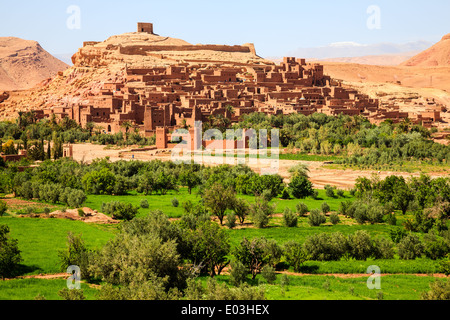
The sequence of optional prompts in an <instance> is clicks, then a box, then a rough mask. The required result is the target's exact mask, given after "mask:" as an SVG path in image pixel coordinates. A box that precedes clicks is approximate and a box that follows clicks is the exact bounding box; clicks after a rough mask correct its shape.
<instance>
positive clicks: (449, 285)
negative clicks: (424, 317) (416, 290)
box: [421, 280, 450, 300]
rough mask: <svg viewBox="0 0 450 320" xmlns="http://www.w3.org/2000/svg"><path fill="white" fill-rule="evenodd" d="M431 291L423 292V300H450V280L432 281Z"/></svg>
mask: <svg viewBox="0 0 450 320" xmlns="http://www.w3.org/2000/svg"><path fill="white" fill-rule="evenodd" d="M430 289H431V290H430V291H428V292H424V293H422V297H421V298H422V300H450V281H448V280H447V281H440V280H436V281H434V282H431V283H430Z"/></svg>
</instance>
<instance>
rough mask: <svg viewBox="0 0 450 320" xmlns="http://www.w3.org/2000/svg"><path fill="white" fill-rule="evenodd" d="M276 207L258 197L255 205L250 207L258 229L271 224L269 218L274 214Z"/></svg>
mask: <svg viewBox="0 0 450 320" xmlns="http://www.w3.org/2000/svg"><path fill="white" fill-rule="evenodd" d="M274 211H275V205H270V204H269V202H268V201H267V200H266V199H264V198H263V197H256V201H255V203H252V204H251V205H250V215H251V217H252V221H253V223H254V224H255V226H256V227H257V228H260V229H261V228H264V227H266V226H267V225H268V224H269V217H270V216H271V215H272V214H273V213H274Z"/></svg>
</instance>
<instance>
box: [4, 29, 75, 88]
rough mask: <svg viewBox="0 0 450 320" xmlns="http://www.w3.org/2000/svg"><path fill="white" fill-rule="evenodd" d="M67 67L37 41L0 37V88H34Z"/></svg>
mask: <svg viewBox="0 0 450 320" xmlns="http://www.w3.org/2000/svg"><path fill="white" fill-rule="evenodd" d="M66 68H68V65H67V64H65V63H64V62H62V61H60V60H58V59H56V58H55V57H53V56H52V55H51V54H49V53H48V52H47V51H45V50H44V49H43V48H42V47H41V46H40V45H39V43H37V42H36V41H30V40H23V39H19V38H14V37H1V38H0V90H18V89H29V88H32V87H34V86H35V85H36V84H38V83H39V82H41V81H42V80H44V79H47V78H49V77H53V76H55V75H56V74H57V72H58V71H62V70H65V69H66Z"/></svg>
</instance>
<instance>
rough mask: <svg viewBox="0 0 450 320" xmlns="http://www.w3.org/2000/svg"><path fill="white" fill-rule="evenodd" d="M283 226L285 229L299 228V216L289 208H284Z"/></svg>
mask: <svg viewBox="0 0 450 320" xmlns="http://www.w3.org/2000/svg"><path fill="white" fill-rule="evenodd" d="M283 224H284V226H285V227H289V228H291V227H296V226H297V214H295V213H294V212H292V210H291V209H289V208H288V207H286V208H284V212H283Z"/></svg>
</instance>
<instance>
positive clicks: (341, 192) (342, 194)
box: [336, 189, 344, 198]
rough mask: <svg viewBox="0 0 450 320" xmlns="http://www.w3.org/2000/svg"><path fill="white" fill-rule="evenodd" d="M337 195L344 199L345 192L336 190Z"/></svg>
mask: <svg viewBox="0 0 450 320" xmlns="http://www.w3.org/2000/svg"><path fill="white" fill-rule="evenodd" d="M336 194H337V196H338V197H339V198H343V197H344V190H342V189H337V190H336Z"/></svg>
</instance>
